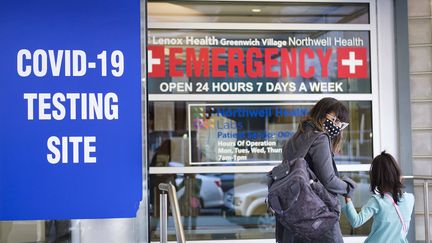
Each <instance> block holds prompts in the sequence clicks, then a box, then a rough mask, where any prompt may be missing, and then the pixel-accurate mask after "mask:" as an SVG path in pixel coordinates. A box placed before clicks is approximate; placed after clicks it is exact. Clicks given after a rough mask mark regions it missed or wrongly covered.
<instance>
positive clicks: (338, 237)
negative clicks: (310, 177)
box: [276, 98, 355, 243]
mask: <svg viewBox="0 0 432 243" xmlns="http://www.w3.org/2000/svg"><path fill="white" fill-rule="evenodd" d="M348 121H349V112H348V109H347V108H346V107H345V106H344V105H343V104H342V103H341V102H339V101H338V100H336V99H333V98H323V99H321V100H320V101H318V103H316V104H315V106H314V107H313V108H312V109H311V110H310V111H309V113H308V115H307V116H306V118H305V119H304V120H303V121H302V122H301V123H300V124H299V127H298V130H297V132H296V134H294V136H293V137H292V138H291V139H289V140H288V142H287V143H286V144H285V145H284V148H283V159H284V161H291V160H293V159H296V158H298V157H299V156H301V154H303V155H304V154H306V156H305V159H306V161H307V162H308V164H309V167H310V168H311V169H312V171H313V172H314V173H315V175H316V176H317V178H318V179H319V180H320V182H321V183H322V184H323V185H324V187H325V188H326V189H327V190H328V191H329V192H330V193H331V194H332V196H334V197H337V195H338V194H340V195H347V194H351V193H352V191H353V189H354V187H355V183H354V182H353V181H352V180H350V179H349V178H347V179H344V180H342V179H340V178H339V173H338V171H337V168H336V163H335V161H334V159H333V156H334V153H336V152H339V151H340V148H341V145H342V130H343V129H344V128H346V127H347V126H348ZM305 150H308V151H307V152H306V151H305ZM333 211H335V212H336V213H337V214H340V204H339V203H338V204H337V207H336V208H334V209H333ZM276 241H277V242H281V243H299V242H307V241H304V240H302V239H299V238H297V237H296V236H294V234H293V233H292V232H290V231H289V230H287V229H286V228H284V227H283V226H282V225H281V224H279V223H276ZM309 242H310V241H309ZM313 242H319V243H326V242H329V243H330V242H331V243H339V242H343V239H342V233H341V230H340V226H339V221H338V222H337V223H336V224H335V225H334V227H333V228H332V230H330V231H328V232H327V233H326V234H325V235H323V236H322V238H320V239H319V240H316V241H313Z"/></svg>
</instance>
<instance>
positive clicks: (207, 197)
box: [150, 172, 372, 242]
mask: <svg viewBox="0 0 432 243" xmlns="http://www.w3.org/2000/svg"><path fill="white" fill-rule="evenodd" d="M342 175H345V176H349V177H351V178H353V179H354V180H355V181H356V182H357V183H358V189H357V190H356V191H355V194H354V196H353V198H352V200H353V202H354V206H355V207H356V209H357V210H360V208H361V207H362V206H363V205H364V204H365V203H366V202H367V200H368V199H369V198H370V196H371V193H370V191H369V176H368V173H367V172H351V173H342ZM150 182H151V186H150V193H151V199H150V205H151V206H150V207H151V212H150V223H151V226H150V235H151V241H155V242H156V241H159V191H158V189H157V184H159V183H162V182H163V183H167V182H171V183H173V184H174V185H176V188H177V197H178V199H179V207H180V211H181V215H182V216H183V217H182V219H183V221H182V223H183V228H184V230H185V236H186V240H222V239H223V240H234V239H274V231H275V218H274V216H271V215H269V214H268V213H267V210H266V206H265V202H264V200H265V197H266V196H267V184H266V176H265V173H256V174H241V173H238V174H170V175H152V176H151V177H150ZM371 221H372V220H370V221H369V222H368V223H366V224H365V225H364V226H362V227H360V228H357V229H353V228H352V227H351V226H350V224H349V223H348V221H347V219H346V218H345V216H343V215H342V216H341V220H340V224H341V229H342V234H343V235H344V236H351V235H354V236H359V235H368V234H369V230H370V226H371ZM172 222H173V220H172V218H171V217H170V218H169V219H168V240H172V241H175V240H176V238H175V228H174V225H173V223H172Z"/></svg>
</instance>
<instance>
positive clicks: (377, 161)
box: [369, 151, 403, 203]
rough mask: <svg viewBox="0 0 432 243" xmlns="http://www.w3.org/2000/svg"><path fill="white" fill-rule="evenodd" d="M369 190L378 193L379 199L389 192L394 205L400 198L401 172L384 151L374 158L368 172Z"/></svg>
mask: <svg viewBox="0 0 432 243" xmlns="http://www.w3.org/2000/svg"><path fill="white" fill-rule="evenodd" d="M369 176H370V190H371V191H372V193H376V192H378V193H379V194H380V195H381V197H384V193H386V192H390V193H392V195H393V199H394V201H395V202H396V203H398V202H399V200H400V198H401V197H402V188H403V184H402V182H401V170H400V168H399V165H398V164H397V163H396V160H395V159H394V158H393V156H391V155H390V154H388V153H386V152H385V151H383V152H381V154H380V155H378V156H377V157H375V158H374V159H373V161H372V165H371V168H370V171H369Z"/></svg>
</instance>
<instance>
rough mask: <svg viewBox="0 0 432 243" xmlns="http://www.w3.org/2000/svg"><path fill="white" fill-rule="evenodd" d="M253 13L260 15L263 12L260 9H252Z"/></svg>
mask: <svg viewBox="0 0 432 243" xmlns="http://www.w3.org/2000/svg"><path fill="white" fill-rule="evenodd" d="M252 12H254V13H260V12H261V9H259V8H253V9H252Z"/></svg>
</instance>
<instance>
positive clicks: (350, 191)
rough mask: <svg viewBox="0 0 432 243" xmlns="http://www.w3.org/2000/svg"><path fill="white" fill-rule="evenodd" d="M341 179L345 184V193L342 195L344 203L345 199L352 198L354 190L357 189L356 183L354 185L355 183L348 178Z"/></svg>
mask: <svg viewBox="0 0 432 243" xmlns="http://www.w3.org/2000/svg"><path fill="white" fill-rule="evenodd" d="M341 179H342V180H343V181H345V182H346V183H347V193H346V194H344V195H343V196H344V197H345V201H347V199H346V198H352V196H353V193H354V189H355V188H356V187H357V183H355V181H353V180H352V179H351V178H349V177H343V178H341Z"/></svg>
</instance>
